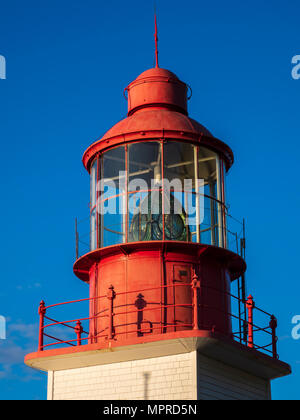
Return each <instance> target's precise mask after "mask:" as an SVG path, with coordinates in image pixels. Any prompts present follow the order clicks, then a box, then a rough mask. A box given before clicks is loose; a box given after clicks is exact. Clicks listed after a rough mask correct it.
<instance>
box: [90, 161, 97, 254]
mask: <svg viewBox="0 0 300 420" xmlns="http://www.w3.org/2000/svg"><path fill="white" fill-rule="evenodd" d="M96 184H97V159H95V161H94V162H93V164H92V166H91V171H90V206H91V207H90V209H91V215H90V221H91V226H90V248H91V251H93V250H94V249H96V248H97V242H96V238H97V232H96V229H97V228H96Z"/></svg>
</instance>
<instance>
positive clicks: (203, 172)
mask: <svg viewBox="0 0 300 420" xmlns="http://www.w3.org/2000/svg"><path fill="white" fill-rule="evenodd" d="M224 173H225V167H224V162H223V161H222V160H221V159H219V157H218V155H217V154H216V153H214V152H212V151H211V150H209V149H207V148H205V147H202V146H195V145H193V144H190V143H187V142H178V141H166V142H162V141H161V142H159V141H144V142H138V143H132V144H129V145H127V146H119V147H116V148H113V149H110V150H108V151H107V152H104V153H102V154H100V155H99V156H98V157H97V159H96V160H95V161H94V162H93V164H92V166H91V170H90V176H91V241H90V243H91V249H92V250H93V249H96V248H101V247H106V246H110V245H115V244H120V243H124V242H138V241H159V240H167V241H170V240H174V241H186V242H198V243H206V244H210V245H216V246H222V247H224V246H226V236H225V226H226V220H225V205H224V190H225V188H224Z"/></svg>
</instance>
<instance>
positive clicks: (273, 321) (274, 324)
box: [269, 315, 277, 359]
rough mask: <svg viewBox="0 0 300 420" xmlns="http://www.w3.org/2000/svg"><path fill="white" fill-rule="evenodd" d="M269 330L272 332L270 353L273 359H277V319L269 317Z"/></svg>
mask: <svg viewBox="0 0 300 420" xmlns="http://www.w3.org/2000/svg"><path fill="white" fill-rule="evenodd" d="M269 325H270V328H271V330H272V353H273V357H274V359H277V336H276V328H277V319H276V318H275V316H274V315H271V320H270V324H269Z"/></svg>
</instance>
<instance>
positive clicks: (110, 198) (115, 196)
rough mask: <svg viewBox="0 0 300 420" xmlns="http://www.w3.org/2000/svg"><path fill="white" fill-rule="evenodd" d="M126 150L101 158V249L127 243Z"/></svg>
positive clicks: (115, 150) (99, 207) (110, 153)
mask: <svg viewBox="0 0 300 420" xmlns="http://www.w3.org/2000/svg"><path fill="white" fill-rule="evenodd" d="M125 168H126V164H125V148H124V147H123V146H122V147H117V148H115V149H112V150H109V151H107V152H105V153H104V154H103V155H102V157H101V170H100V174H101V182H100V183H99V186H98V190H99V192H98V212H99V219H100V223H99V224H100V229H99V243H100V244H101V247H105V246H109V245H115V244H119V243H123V242H125V225H126V214H125V213H126V204H125V203H126V200H125V199H126V197H125V179H126V177H125Z"/></svg>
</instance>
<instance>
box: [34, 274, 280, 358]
mask: <svg viewBox="0 0 300 420" xmlns="http://www.w3.org/2000/svg"><path fill="white" fill-rule="evenodd" d="M170 287H172V288H174V287H189V288H190V292H191V301H190V303H177V304H176V303H175V304H167V303H163V302H152V301H148V302H147V301H146V300H145V299H144V298H145V295H146V294H148V296H149V295H151V293H150V292H153V291H159V290H161V292H164V293H166V292H167V289H168V288H170ZM205 289H207V290H209V291H210V292H217V293H219V294H224V296H223V297H224V298H225V297H226V298H229V297H230V300H231V302H232V301H233V300H236V301H239V300H240V299H239V298H238V297H236V296H234V295H232V294H231V293H227V292H221V291H220V290H218V289H214V288H212V287H209V286H202V285H201V282H200V280H199V279H198V277H197V276H196V275H194V277H193V279H192V282H191V283H185V284H176V285H174V284H172V285H166V286H158V287H152V288H147V289H140V290H134V291H130V292H117V291H116V290H115V289H114V287H113V286H110V287H109V288H108V290H107V294H106V295H103V296H97V297H93V298H85V299H78V300H73V301H69V302H62V303H57V304H54V305H49V306H46V305H45V303H44V301H41V303H40V306H39V311H38V312H39V316H40V324H39V344H38V351H43V350H46V349H49V348H53V347H56V346H59V345H68V346H80V345H82V344H88V343H93V342H97V341H98V340H99V339H106V340H112V339H115V338H118V337H119V338H122V336H123V335H124V334H125V335H127V336H130V337H141V336H144V335H145V334H153V333H154V332H157V333H158V334H163V333H168V332H170V331H174V330H176V328H180V330H183V329H186V330H210V331H212V332H219V331H218V329H217V328H216V327H215V326H213V325H205V319H204V318H203V317H202V314H203V310H204V311H205V310H210V311H213V313H215V314H216V313H218V312H219V313H220V312H221V313H222V317H223V318H222V319H224V322H225V323H226V319H227V320H228V319H229V320H230V321H231V325H232V328H233V332H228V333H226V331H225V332H224V331H223V334H225V335H226V336H227V338H228V337H229V338H230V339H232V340H234V341H238V342H239V343H241V344H242V345H245V346H247V347H248V348H252V349H256V350H259V351H262V352H264V353H266V354H268V355H270V356H271V357H273V358H274V359H278V354H277V337H276V328H277V320H276V318H275V316H274V315H271V314H269V313H268V312H266V311H264V310H262V309H260V308H258V307H257V306H256V305H255V303H254V300H253V297H252V296H251V295H250V296H249V297H248V299H247V300H246V301H242V302H239V303H240V304H243V305H245V306H246V309H247V321H245V320H244V319H243V320H242V321H243V327H244V330H243V332H244V333H245V331H246V334H243V332H242V331H241V330H240V328H239V326H240V325H241V320H240V318H239V316H238V314H235V313H233V312H232V310H230V311H229V312H228V311H227V310H224V309H222V308H218V307H214V306H211V305H208V304H206V303H205V302H202V300H203V299H201V298H200V295H201V292H202V291H203V290H205ZM123 295H126V302H129V303H126V304H119V305H116V303H115V302H116V298H118V299H119V298H121V297H122V296H123ZM96 302H101V304H102V305H103V306H101V307H103V308H104V309H102V310H101V311H99V312H97V313H96V314H93V315H91V316H88V317H86V316H85V317H80V318H78V317H72V316H70V318H69V319H64V320H62V321H58V320H57V319H55V318H57V316H55V318H54V317H53V316H52V315H51V313H50V312H52V311H53V310H54V309H55V310H56V311H58V312H59V309H61V310H62V311H63V313H64V314H65V313H66V307H71V306H73V305H75V304H78V305H79V304H85V305H87V304H88V305H89V308H90V307H91V306H93V305H94V304H95V303H96ZM231 306H233V305H231ZM176 308H188V310H189V311H190V314H189V319H190V322H186V323H178V322H177V321H173V322H166V321H165V320H164V319H163V317H161V319H160V320H159V319H158V317H156V319H154V320H152V321H149V320H147V319H145V318H144V315H147V313H148V314H149V313H151V314H152V315H153V314H154V313H155V312H156V311H161V313H163V312H166V311H168V310H169V309H171V310H174V311H175V309H176ZM87 309H88V308H85V310H87ZM92 312H93V311H92ZM50 315H51V316H50ZM125 315H126V319H127V318H131V322H128V321H126V322H124V316H125ZM258 315H259V316H260V317H263V319H262V318H261V320H260V322H261V325H260V326H258V325H257V322H256V321H255V318H256V317H258ZM154 318H155V317H154ZM46 321H48V323H47V324H46ZM92 323H97V324H96V325H97V326H96V334H95V333H94V332H92V331H91V325H92ZM245 323H246V325H245ZM145 324H146V326H145ZM235 328H236V330H235ZM51 329H52V331H53V332H51ZM68 333H71V335H70V334H68ZM220 333H222V331H220ZM46 340H47V342H46ZM100 341H101V340H100Z"/></svg>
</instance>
